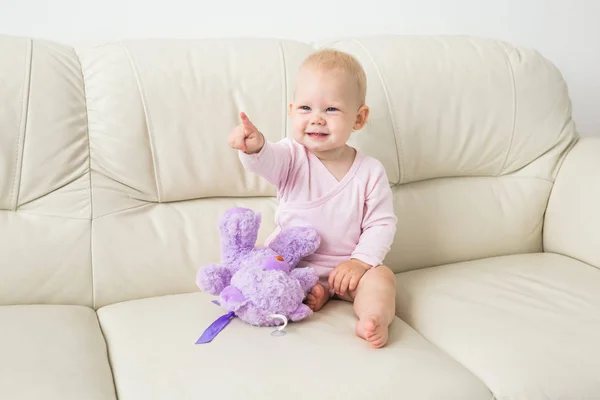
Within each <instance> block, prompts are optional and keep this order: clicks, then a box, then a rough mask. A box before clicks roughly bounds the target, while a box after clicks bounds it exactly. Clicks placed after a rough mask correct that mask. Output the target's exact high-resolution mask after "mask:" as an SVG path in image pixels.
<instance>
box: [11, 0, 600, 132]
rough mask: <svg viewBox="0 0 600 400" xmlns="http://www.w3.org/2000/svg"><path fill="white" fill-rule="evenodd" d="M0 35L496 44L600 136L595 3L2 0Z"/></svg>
mask: <svg viewBox="0 0 600 400" xmlns="http://www.w3.org/2000/svg"><path fill="white" fill-rule="evenodd" d="M342 4H343V6H342ZM0 33H3V34H12V35H21V36H33V37H39V38H44V39H51V40H57V41H60V42H64V43H67V44H73V45H81V44H93V43H98V42H103V41H107V40H112V39H120V38H132V37H182V38H189V37H223V36H225V37H232V36H259V37H279V38H287V39H298V40H304V41H311V40H317V39H323V38H331V37H336V36H349V35H352V36H357V35H371V34H386V33H398V34H470V35H478V36H485V37H491V38H497V39H501V40H506V41H509V42H512V43H514V44H518V45H524V46H530V47H535V48H536V49H538V50H540V51H541V52H542V53H543V54H544V55H545V56H546V57H548V58H549V59H550V60H552V61H553V62H554V63H555V64H556V65H557V66H558V67H559V69H560V70H561V71H562V73H563V75H564V76H565V79H566V81H567V83H568V85H569V90H570V93H571V98H572V100H573V114H574V118H575V121H576V122H577V126H578V130H579V131H580V132H581V134H582V135H585V136H589V135H597V136H600V112H599V111H600V1H599V0H329V1H327V0H162V1H161V0H98V1H93V2H92V1H87V0H53V1H50V0H0ZM1 56H2V55H1V54H0V57H1Z"/></svg>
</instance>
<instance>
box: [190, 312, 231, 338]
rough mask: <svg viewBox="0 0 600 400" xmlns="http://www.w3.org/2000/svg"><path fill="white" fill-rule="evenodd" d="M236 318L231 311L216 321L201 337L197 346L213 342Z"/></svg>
mask: <svg viewBox="0 0 600 400" xmlns="http://www.w3.org/2000/svg"><path fill="white" fill-rule="evenodd" d="M234 317H235V313H234V312H233V311H231V312H230V313H227V314H225V315H223V316H221V317H219V318H217V319H216V320H215V322H213V323H212V324H210V326H209V327H208V328H206V330H205V331H204V333H203V334H202V336H200V338H199V339H198V340H197V341H196V344H201V343H208V342H210V341H212V340H213V339H214V338H215V337H216V336H217V335H218V334H219V332H221V331H222V330H223V328H225V327H226V326H227V324H228V323H229V322H231V320H232V319H233V318H234Z"/></svg>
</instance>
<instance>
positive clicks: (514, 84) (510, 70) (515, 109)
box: [496, 42, 517, 176]
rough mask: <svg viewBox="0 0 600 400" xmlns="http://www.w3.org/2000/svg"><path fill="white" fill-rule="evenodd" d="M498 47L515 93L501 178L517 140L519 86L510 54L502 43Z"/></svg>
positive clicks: (498, 174)
mask: <svg viewBox="0 0 600 400" xmlns="http://www.w3.org/2000/svg"><path fill="white" fill-rule="evenodd" d="M496 45H497V46H498V47H499V48H500V50H501V51H502V54H503V55H504V59H505V61H506V65H507V67H508V71H509V73H510V78H511V80H512V92H513V121H512V132H511V134H510V140H509V142H508V149H507V150H506V157H505V158H504V162H503V163H502V166H501V167H500V170H499V171H498V173H497V174H496V176H500V175H502V171H504V168H506V163H507V162H508V157H509V156H510V151H511V150H512V146H513V141H514V138H515V131H516V127H517V84H516V81H515V70H514V67H513V65H512V63H511V62H510V58H509V57H508V53H507V51H506V49H505V48H503V47H502V46H501V45H500V43H498V42H496Z"/></svg>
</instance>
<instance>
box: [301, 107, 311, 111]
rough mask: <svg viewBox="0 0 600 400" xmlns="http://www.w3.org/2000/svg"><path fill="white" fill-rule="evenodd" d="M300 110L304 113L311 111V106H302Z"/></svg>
mask: <svg viewBox="0 0 600 400" xmlns="http://www.w3.org/2000/svg"><path fill="white" fill-rule="evenodd" d="M300 109H301V110H302V111H310V107H309V106H300Z"/></svg>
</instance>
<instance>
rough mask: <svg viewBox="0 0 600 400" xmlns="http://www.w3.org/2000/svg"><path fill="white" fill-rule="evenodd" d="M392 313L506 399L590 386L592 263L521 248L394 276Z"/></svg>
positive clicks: (595, 376) (595, 276) (599, 323)
mask: <svg viewBox="0 0 600 400" xmlns="http://www.w3.org/2000/svg"><path fill="white" fill-rule="evenodd" d="M397 283H398V285H397V288H398V296H397V314H398V315H399V316H400V317H401V318H402V319H403V320H404V321H406V322H408V323H409V324H410V325H411V326H412V327H414V328H415V329H416V330H417V331H419V332H420V333H421V334H422V335H423V336H424V337H426V338H427V339H429V340H430V341H431V342H432V343H434V344H435V345H437V346H439V347H440V348H441V349H442V350H444V351H445V352H446V353H448V354H449V355H450V356H452V357H453V358H454V359H456V360H457V361H458V362H459V363H461V364H462V365H464V366H465V367H466V368H468V369H469V370H470V371H472V372H473V373H474V374H475V375H476V376H478V377H479V378H481V379H482V380H483V382H485V383H486V385H487V386H488V387H489V388H490V390H491V391H492V392H493V393H494V394H495V396H496V398H499V399H503V398H507V399H508V398H511V399H517V398H519V399H542V398H543V399H567V398H569V399H592V398H598V395H599V394H600V379H599V376H600V375H599V371H600V270H599V269H596V268H594V267H592V266H590V265H587V264H584V263H582V262H579V261H577V260H574V259H572V258H567V257H564V256H561V255H557V254H549V253H544V254H540V253H537V254H523V255H513V256H503V257H494V258H489V259H484V260H478V261H470V262H463V263H457V264H453V265H445V266H439V267H433V268H427V269H423V270H415V271H411V272H406V273H402V274H399V275H397Z"/></svg>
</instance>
